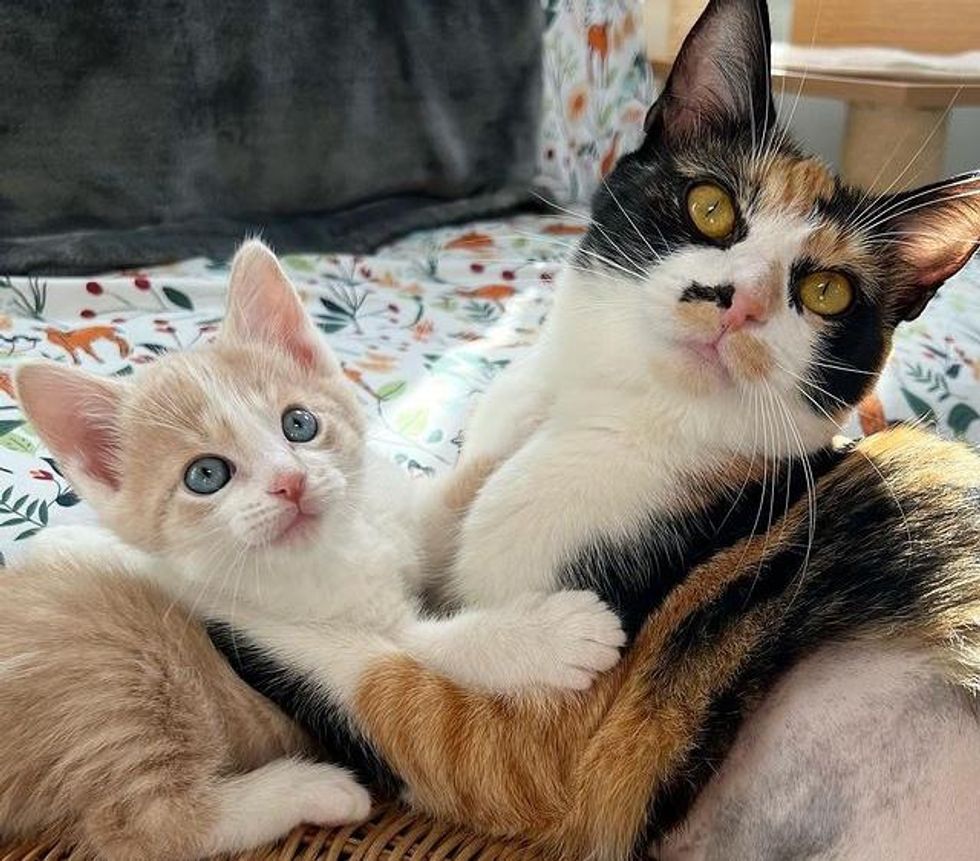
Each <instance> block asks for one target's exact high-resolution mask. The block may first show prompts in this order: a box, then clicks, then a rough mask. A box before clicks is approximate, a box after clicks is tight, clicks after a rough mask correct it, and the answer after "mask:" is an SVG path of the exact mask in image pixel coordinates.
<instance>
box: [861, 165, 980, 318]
mask: <svg viewBox="0 0 980 861" xmlns="http://www.w3.org/2000/svg"><path fill="white" fill-rule="evenodd" d="M877 210H878V212H879V213H881V217H880V218H879V219H878V224H879V228H878V229H879V230H880V231H881V233H882V236H883V238H885V239H887V240H888V241H889V243H890V245H891V247H892V248H893V249H894V254H895V257H896V258H897V260H898V264H899V267H900V269H901V274H900V284H899V286H898V288H897V292H896V295H895V301H896V306H895V307H896V311H897V313H898V315H899V319H902V320H914V319H915V318H916V317H918V316H919V314H921V313H922V309H923V308H925V307H926V305H927V304H928V302H929V300H930V299H931V298H932V297H933V296H935V295H936V291H937V290H938V289H939V288H940V287H942V285H943V282H944V281H946V280H947V279H948V278H951V277H952V276H953V275H955V274H956V273H957V272H959V271H960V269H962V268H963V267H964V266H965V265H966V264H967V263H969V262H970V258H971V257H973V255H974V253H976V250H977V248H980V171H978V172H976V173H968V174H962V175H960V176H955V177H953V178H952V179H947V180H944V181H943V182H937V183H935V184H933V185H927V186H925V187H924V188H918V189H915V190H913V191H907V192H903V193H901V194H898V195H894V196H891V197H889V198H886V199H885V202H884V205H881V204H879V206H878V207H877Z"/></svg>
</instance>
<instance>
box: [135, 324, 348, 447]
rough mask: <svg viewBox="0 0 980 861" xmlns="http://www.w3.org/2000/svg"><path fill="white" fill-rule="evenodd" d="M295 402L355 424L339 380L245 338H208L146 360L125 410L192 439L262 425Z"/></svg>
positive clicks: (158, 429)
mask: <svg viewBox="0 0 980 861" xmlns="http://www.w3.org/2000/svg"><path fill="white" fill-rule="evenodd" d="M294 403H295V404H298V405H305V406H308V407H310V408H316V409H317V410H318V411H320V412H324V413H326V414H328V415H329V416H331V417H332V418H335V419H338V420H340V421H343V422H344V423H345V424H346V425H350V426H351V427H352V429H355V430H357V429H359V426H360V423H359V421H358V420H357V419H358V409H357V405H356V402H355V401H354V399H353V396H352V395H351V394H350V392H349V390H348V388H347V387H346V386H345V385H344V384H343V382H342V381H340V380H327V379H323V378H321V377H318V376H316V375H314V374H311V372H309V371H308V370H304V369H302V368H300V367H298V366H297V365H296V364H295V362H293V361H291V360H290V359H289V357H288V356H286V355H285V354H283V353H280V352H277V351H275V350H270V349H269V348H268V347H265V346H261V347H260V346H251V345H247V344H235V345H223V344H220V343H219V344H214V345H211V346H209V347H207V348H204V349H201V350H198V351H191V352H187V353H181V354H175V355H172V356H168V357H167V358H166V359H165V360H164V361H160V362H158V363H156V364H154V365H150V366H148V367H146V368H145V369H143V370H142V371H141V372H140V373H139V374H138V376H137V377H136V379H135V380H134V381H133V388H132V390H131V395H130V398H129V399H128V408H127V412H128V417H129V420H130V426H131V427H132V428H133V429H142V430H144V431H147V432H152V433H153V436H154V438H159V437H160V435H161V434H163V435H165V436H167V437H169V439H168V442H171V443H177V444H179V443H183V444H187V445H196V444H199V443H200V442H201V441H202V440H203V439H212V438H214V437H218V438H219V439H218V441H221V440H222V439H223V440H228V441H230V440H232V439H235V438H240V439H241V438H249V437H255V436H256V435H257V434H260V433H267V432H268V430H269V429H270V427H272V426H273V424H274V423H275V422H274V420H275V419H276V417H277V415H278V412H279V411H280V410H282V409H284V408H285V407H286V406H289V405H290V404H294ZM273 430H276V428H273Z"/></svg>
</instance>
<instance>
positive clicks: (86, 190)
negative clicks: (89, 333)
mask: <svg viewBox="0 0 980 861" xmlns="http://www.w3.org/2000/svg"><path fill="white" fill-rule="evenodd" d="M541 31H542V12H541V3H540V0H480V2H474V0H133V2H125V0H104V2H83V0H33V2H30V3H25V2H22V0H0V273H9V274H23V273H29V274H30V273H41V272H47V273H56V272H58V271H73V272H83V271H92V270H104V269H108V268H114V267H120V266H137V265H147V264H151V263H159V262H164V261H166V260H169V259H175V258H179V257H187V256H194V255H199V254H204V255H209V256H217V257H222V256H225V255H227V254H229V253H230V252H231V250H232V249H233V247H234V244H235V243H236V242H238V241H239V240H240V239H241V238H242V237H243V236H244V235H245V234H246V233H255V232H259V231H261V233H262V234H263V235H264V236H265V237H266V238H267V239H268V240H269V241H271V242H272V243H273V245H274V246H275V247H276V248H277V249H278V250H280V251H283V252H288V251H300V250H309V251H313V250H316V251H329V250H338V249H343V250H346V251H367V250H369V249H371V248H372V247H374V246H376V245H377V244H379V243H381V242H383V241H385V240H387V239H389V238H391V237H393V236H395V235H397V234H400V233H403V232H405V231H408V230H412V229H415V228H419V227H428V226H433V225H436V224H439V223H445V222H448V221H454V220H461V219H468V218H473V217H477V216H482V215H488V214H492V213H497V212H500V211H502V210H505V209H508V208H512V207H514V206H516V205H518V204H520V203H522V202H524V201H526V200H527V196H528V189H529V187H530V183H531V179H532V175H533V171H534V161H535V138H536V131H537V122H538V113H539V106H540V83H541V82H540V77H541Z"/></svg>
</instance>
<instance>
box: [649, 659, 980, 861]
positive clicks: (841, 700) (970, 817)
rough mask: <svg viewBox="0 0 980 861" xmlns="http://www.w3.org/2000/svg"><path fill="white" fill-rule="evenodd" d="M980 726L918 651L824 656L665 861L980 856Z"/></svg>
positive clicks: (738, 754)
mask: <svg viewBox="0 0 980 861" xmlns="http://www.w3.org/2000/svg"><path fill="white" fill-rule="evenodd" d="M978 804H980V724H978V722H977V718H976V716H975V714H974V713H973V708H971V706H970V705H969V704H968V702H967V697H965V696H964V695H963V694H962V693H961V692H958V691H956V690H954V689H953V688H952V687H948V686H945V685H943V683H942V681H941V677H940V676H939V674H938V673H937V671H936V670H935V668H934V667H933V666H932V664H931V663H930V661H929V659H928V658H927V657H923V655H921V654H920V653H917V652H915V651H904V650H902V649H900V648H897V647H896V648H887V647H883V646H881V647H879V646H874V645H871V644H861V643H851V644H838V645H833V646H827V647H825V648H824V649H822V650H821V651H819V652H818V653H817V654H815V655H813V656H811V657H809V658H807V659H806V660H804V661H803V662H802V663H800V664H799V665H798V666H797V667H796V668H795V669H793V670H791V671H790V673H789V674H788V675H787V676H786V678H784V679H783V680H782V681H781V682H780V683H779V684H777V685H776V687H775V689H774V690H773V691H772V693H771V694H770V695H769V696H768V697H767V698H766V700H765V702H764V703H763V704H762V705H761V706H760V708H759V709H758V711H757V712H756V713H755V714H754V715H753V716H752V717H751V719H749V720H748V721H747V722H746V723H745V725H744V726H743V727H742V729H741V731H740V732H739V734H738V738H737V740H736V742H735V745H734V747H733V748H732V750H731V752H730V753H729V755H728V756H727V757H726V758H725V761H724V763H723V764H722V765H721V766H720V768H719V770H718V773H717V774H716V776H715V777H714V779H713V780H712V781H711V783H710V784H709V785H708V787H707V788H706V789H705V791H704V792H703V793H702V794H701V796H700V798H699V799H698V801H697V803H696V804H695V805H694V808H693V810H692V811H691V813H690V815H689V816H688V819H687V822H686V823H685V824H684V826H683V827H682V828H680V829H679V830H678V831H677V832H676V833H675V834H673V835H672V836H671V837H670V838H669V839H667V840H665V841H664V842H663V844H662V845H660V846H659V847H657V851H656V852H654V853H653V857H656V858H657V859H658V861H716V860H717V859H724V861H729V859H737V858H776V857H779V858H804V857H806V858H814V859H830V858H834V859H842V861H893V859H900V861H904V859H923V861H931V859H943V861H975V859H976V858H978V857H980V851H978V849H977V847H978V845H980V817H977V815H976V812H977V805H978Z"/></svg>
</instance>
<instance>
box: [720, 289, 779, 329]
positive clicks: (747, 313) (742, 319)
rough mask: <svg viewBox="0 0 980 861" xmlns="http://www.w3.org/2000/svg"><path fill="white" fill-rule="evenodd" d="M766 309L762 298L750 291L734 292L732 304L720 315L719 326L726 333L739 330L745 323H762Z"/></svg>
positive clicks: (766, 314) (737, 290)
mask: <svg viewBox="0 0 980 861" xmlns="http://www.w3.org/2000/svg"><path fill="white" fill-rule="evenodd" d="M768 313H769V312H768V308H767V307H766V303H765V302H764V301H763V300H762V298H761V297H760V296H759V295H758V294H756V293H754V292H753V291H751V290H744V289H742V290H739V289H736V290H735V294H734V295H733V296H732V304H731V305H729V307H728V308H726V309H725V312H724V313H723V314H722V315H721V325H722V327H723V328H724V329H725V331H726V332H734V331H735V330H736V329H741V328H742V327H743V326H744V325H745V324H746V323H749V322H755V323H762V322H763V321H765V319H766V317H767V316H768Z"/></svg>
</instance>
